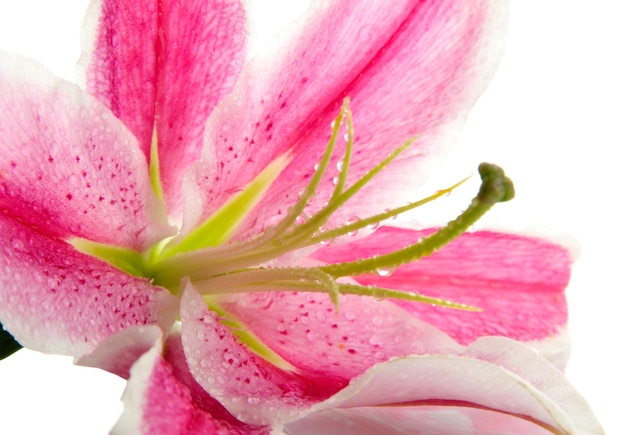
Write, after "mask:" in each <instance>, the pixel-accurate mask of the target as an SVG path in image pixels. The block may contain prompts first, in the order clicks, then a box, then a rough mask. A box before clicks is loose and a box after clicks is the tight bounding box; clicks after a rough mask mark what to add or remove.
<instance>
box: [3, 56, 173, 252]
mask: <svg viewBox="0 0 626 435" xmlns="http://www.w3.org/2000/svg"><path fill="white" fill-rule="evenodd" d="M0 89H2V92H1V93H0V154H1V155H2V159H0V213H3V214H4V215H5V216H10V217H12V218H13V219H16V220H18V221H20V222H22V223H24V224H26V225H30V226H32V227H34V228H36V229H37V231H38V232H40V233H42V234H45V235H47V236H49V237H56V238H69V237H72V236H76V237H83V238H86V239H89V240H93V241H97V242H103V243H111V244H115V245H118V246H123V247H128V248H134V249H138V250H142V249H144V248H146V247H147V246H149V245H151V244H152V243H154V242H155V241H157V240H159V239H161V238H163V237H164V236H166V235H167V234H168V231H169V230H168V229H167V227H166V226H165V215H164V213H163V208H162V207H161V206H160V205H159V203H158V201H157V200H156V197H155V196H154V194H153V192H152V188H151V185H150V180H149V176H148V168H147V165H146V160H145V158H144V156H143V154H142V153H141V152H140V151H139V148H138V146H137V141H136V139H135V137H134V136H133V135H132V134H131V133H130V131H128V129H127V128H126V127H125V126H124V125H123V124H122V123H121V122H120V121H119V120H118V119H117V118H115V116H113V114H112V113H111V112H110V111H109V110H108V109H107V108H106V107H105V106H104V105H102V104H101V103H99V102H98V101H97V100H96V99H95V98H93V97H91V96H90V95H88V94H86V93H84V92H83V91H81V90H80V89H79V88H78V87H77V86H75V85H73V84H71V83H68V82H66V81H64V80H61V79H58V78H55V77H53V76H52V75H51V74H50V72H48V71H47V70H46V69H45V68H44V67H43V66H41V65H40V64H38V63H36V62H34V61H32V60H29V59H26V58H22V57H19V56H17V55H12V54H8V53H0Z"/></svg>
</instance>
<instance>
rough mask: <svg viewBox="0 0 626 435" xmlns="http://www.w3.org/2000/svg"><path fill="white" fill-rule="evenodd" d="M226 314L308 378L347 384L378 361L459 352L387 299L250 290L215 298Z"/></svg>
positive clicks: (431, 328)
mask: <svg viewBox="0 0 626 435" xmlns="http://www.w3.org/2000/svg"><path fill="white" fill-rule="evenodd" d="M219 304H220V307H222V308H223V309H224V310H225V311H226V312H227V313H228V316H229V317H230V316H232V317H233V318H234V319H236V320H237V321H238V322H240V323H242V324H243V325H245V327H246V328H247V329H248V330H249V331H251V332H252V333H253V334H254V335H256V336H257V337H258V338H259V339H260V340H261V341H262V342H263V343H264V344H265V345H266V346H268V347H269V348H271V349H272V350H273V351H274V352H276V353H278V354H279V355H280V356H282V357H283V358H284V359H285V360H287V361H288V362H290V363H291V364H292V365H293V366H295V367H296V368H297V369H298V373H300V374H303V375H305V376H307V377H311V378H318V377H320V378H328V379H337V380H342V381H344V382H348V381H349V380H350V379H352V378H353V377H355V376H358V375H360V374H362V373H363V372H364V371H365V370H367V369H369V368H370V367H371V366H373V365H374V364H376V363H380V362H383V361H387V360H388V359H389V358H391V357H395V356H405V355H410V354H428V353H446V354H455V353H458V352H460V350H461V347H460V346H459V345H458V344H456V343H455V342H454V340H452V339H451V338H450V337H449V336H447V335H446V334H445V333H443V332H441V331H440V330H438V329H437V328H436V327H434V326H431V325H429V324H427V323H425V322H422V321H421V320H418V319H417V318H415V317H413V316H411V315H410V314H409V313H407V312H405V311H404V310H403V309H402V308H400V307H398V306H396V305H395V304H393V303H391V302H389V301H378V300H375V299H373V298H369V297H360V296H353V295H349V296H340V298H339V312H336V311H335V307H334V305H333V304H332V302H331V300H330V297H329V295H328V294H325V293H309V294H305V293H295V292H294V293H291V292H277V293H249V294H241V295H236V297H232V298H227V297H224V298H222V299H221V300H219Z"/></svg>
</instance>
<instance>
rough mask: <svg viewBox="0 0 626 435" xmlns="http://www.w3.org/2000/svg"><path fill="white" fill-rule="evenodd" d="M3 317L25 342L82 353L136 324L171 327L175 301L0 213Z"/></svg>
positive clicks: (144, 282) (0, 316)
mask: <svg viewBox="0 0 626 435" xmlns="http://www.w3.org/2000/svg"><path fill="white" fill-rule="evenodd" d="M0 247H1V248H0V272H1V273H0V321H1V322H2V324H3V325H4V326H5V327H6V328H7V330H8V331H10V332H11V334H12V335H13V336H15V338H16V339H17V340H18V341H19V342H20V343H21V344H22V345H24V346H26V347H28V348H30V349H34V350H39V351H42V352H49V353H60V354H68V355H73V356H75V357H80V356H82V355H85V354H87V353H89V352H91V351H93V350H94V349H95V347H96V346H97V345H98V344H99V343H100V342H101V341H102V340H104V339H105V338H107V337H108V336H110V335H112V334H114V333H116V332H118V331H121V330H123V329H125V328H128V327H131V326H135V325H146V324H156V325H159V326H161V327H163V328H164V329H166V330H167V329H169V326H170V325H171V323H172V321H173V319H174V315H175V310H176V307H177V300H176V299H175V298H174V297H173V296H171V295H170V293H169V292H168V291H167V290H165V289H163V288H160V287H155V286H153V285H151V284H150V283H149V282H148V281H147V280H145V279H141V278H136V277H132V276H129V275H126V274H125V273H123V272H121V271H119V270H118V269H115V268H113V267H111V266H110V265H108V264H106V263H104V262H102V261H100V260H97V259H95V258H93V257H89V256H86V255H84V254H81V253H79V252H77V251H76V250H75V249H74V248H73V247H72V246H70V245H68V244H67V243H65V242H63V241H60V240H58V239H52V238H50V237H47V236H45V235H42V234H41V233H39V232H37V231H36V230H35V229H33V228H32V227H30V226H27V225H25V224H23V223H20V222H18V221H17V220H16V219H14V218H12V217H9V216H6V215H5V214H1V213H0Z"/></svg>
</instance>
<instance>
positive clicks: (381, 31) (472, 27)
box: [186, 0, 507, 231]
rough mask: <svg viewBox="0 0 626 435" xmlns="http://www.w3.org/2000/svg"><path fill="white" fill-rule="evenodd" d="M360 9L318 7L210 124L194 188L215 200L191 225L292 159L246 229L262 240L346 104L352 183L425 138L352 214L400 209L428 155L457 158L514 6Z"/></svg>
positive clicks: (253, 69) (325, 189) (343, 4)
mask: <svg viewBox="0 0 626 435" xmlns="http://www.w3.org/2000/svg"><path fill="white" fill-rule="evenodd" d="M360 6H361V5H360V3H359V2H356V1H331V2H328V1H320V2H315V3H314V7H312V8H311V10H310V13H309V14H308V16H307V17H305V19H304V20H303V21H302V22H301V26H300V28H301V29H302V31H301V33H298V34H296V35H295V36H294V37H293V38H289V40H288V42H286V43H285V44H284V46H281V47H279V49H278V50H277V51H278V52H279V53H280V55H278V57H262V58H260V59H256V60H253V61H252V62H251V63H250V64H249V65H248V67H247V68H246V69H245V70H244V72H243V73H242V77H241V79H240V81H239V82H238V83H237V85H236V86H235V88H234V91H233V93H232V94H231V95H230V96H229V97H227V98H226V99H225V100H224V102H223V103H222V104H220V105H219V106H218V107H217V108H216V111H215V112H214V113H213V114H212V116H211V117H210V118H209V122H208V124H207V135H206V146H207V148H206V149H205V151H204V153H203V156H202V159H201V163H200V164H199V165H198V167H196V168H195V170H194V173H193V175H190V179H189V185H188V187H189V189H194V188H196V189H198V191H202V192H209V195H207V196H205V198H206V199H205V200H204V202H203V203H202V204H199V205H198V204H195V206H196V208H197V209H194V208H191V209H190V212H189V216H186V218H187V217H188V218H189V222H188V224H187V225H189V227H193V225H194V223H195V222H196V221H197V220H200V219H201V218H203V217H206V216H207V215H208V214H210V213H211V212H213V211H214V210H215V209H216V208H217V207H219V206H220V205H222V204H223V203H224V202H225V201H226V199H227V198H228V195H229V194H230V192H233V191H236V190H237V189H240V188H241V186H243V185H244V184H245V183H247V182H249V181H250V180H251V179H252V178H253V177H254V176H256V175H257V174H258V173H260V171H261V170H262V169H263V168H265V167H266V166H267V164H268V163H269V162H270V161H272V160H273V159H274V158H276V157H277V156H279V155H281V154H283V153H286V152H288V151H290V152H291V153H292V155H293V156H294V159H293V161H292V162H291V164H290V165H289V166H288V167H287V168H286V169H285V170H284V171H283V173H282V175H281V176H280V177H279V178H278V180H277V181H276V182H275V183H274V185H273V186H272V188H271V189H270V191H269V192H268V193H267V195H266V197H265V198H264V200H263V202H262V203H261V205H259V207H258V209H257V212H256V213H255V214H254V216H251V217H250V219H249V221H248V223H247V225H248V227H254V229H252V230H251V231H258V229H259V228H262V227H263V226H264V225H267V224H268V222H267V219H268V218H269V219H270V221H272V220H275V219H277V218H278V217H280V216H277V215H280V214H281V213H282V214H284V213H285V212H286V209H287V206H288V205H291V204H292V203H293V202H295V200H296V198H297V194H298V191H299V190H300V189H301V188H302V187H303V186H304V185H305V184H306V183H307V182H308V180H309V178H310V176H311V175H312V172H313V163H314V162H316V161H318V160H319V159H320V157H321V155H322V153H323V150H324V149H325V147H326V143H327V140H328V137H329V134H330V129H329V125H330V123H331V121H332V119H333V118H334V117H335V116H336V115H337V113H338V112H339V107H340V105H341V102H342V100H343V98H344V97H346V96H349V97H350V98H351V101H352V103H351V105H352V110H353V113H354V125H355V129H356V143H355V151H354V156H353V163H352V166H351V171H350V179H351V180H354V179H356V177H358V176H360V175H362V174H363V173H364V172H365V171H367V170H369V169H371V168H372V167H373V166H374V165H375V164H376V163H378V162H379V161H380V160H382V159H383V158H384V157H386V156H387V154H388V153H389V152H390V151H391V150H393V149H395V148H397V147H399V146H400V145H401V144H402V143H404V142H405V141H406V140H408V139H409V138H410V137H413V136H415V135H419V138H418V139H417V141H416V143H415V145H414V146H413V147H412V148H411V149H410V150H409V151H407V152H406V153H405V155H404V157H403V158H402V159H401V160H400V161H398V162H396V164H394V165H392V166H391V167H390V168H389V169H388V170H386V171H385V174H386V175H383V174H381V177H382V178H379V182H377V183H376V185H375V186H374V185H372V186H370V188H366V192H364V194H363V195H362V196H361V200H360V201H356V202H355V204H354V205H353V207H352V209H351V211H350V214H353V213H356V214H359V213H364V212H365V211H367V210H369V209H371V207H372V204H376V205H377V206H380V207H382V208H383V209H384V208H385V204H390V203H397V202H398V201H399V200H400V198H402V200H403V199H404V198H405V195H406V193H407V192H408V191H410V190H412V189H414V188H415V186H416V183H417V182H418V181H421V180H422V179H423V178H424V177H425V175H426V171H425V167H424V166H425V165H424V163H425V162H426V159H425V157H426V156H427V155H433V154H437V153H440V152H441V151H442V150H443V149H444V148H446V146H447V145H448V144H449V142H450V139H451V137H450V132H454V131H455V128H454V127H458V124H460V122H461V121H463V119H464V118H465V116H466V114H467V111H468V110H469V108H470V107H471V105H472V104H473V102H474V101H475V99H476V98H477V96H478V95H479V94H480V92H481V91H482V89H483V88H484V86H485V84H486V82H487V81H488V78H489V77H490V76H491V74H492V73H493V70H494V69H495V65H496V63H497V59H498V58H499V52H500V51H501V50H500V47H501V45H502V39H503V37H502V34H501V33H502V29H503V28H504V27H505V26H504V25H503V22H504V21H505V18H506V7H507V2H490V1H484V0H476V1H471V2H463V3H459V2H453V1H446V2H441V1H439V2H432V1H427V2H417V1H414V0H407V1H382V0H381V1H375V2H368V7H367V8H364V7H360ZM285 40H286V41H287V38H285ZM355 41H358V42H357V43H355ZM409 167H410V171H408V170H407V168H409ZM334 175H335V174H330V175H329V176H328V177H326V179H325V180H324V182H323V185H322V186H321V187H320V190H319V192H318V195H317V198H318V200H319V202H320V203H323V202H324V201H326V200H327V198H328V195H329V193H330V192H331V191H332V189H334V185H333V183H332V178H333V176H334ZM407 177H409V178H410V179H409V180H407ZM398 180H401V182H400V183H397V182H396V181H398ZM371 195H375V196H374V197H375V198H377V199H380V200H381V201H377V200H376V201H375V200H372V196H371ZM364 198H367V200H364ZM379 211H380V210H379ZM193 213H196V214H195V215H193ZM346 213H347V211H346ZM339 214H341V212H340V213H339ZM266 217H268V218H266ZM344 218H345V217H344ZM248 229H250V228H248ZM242 231H245V227H244V229H243V230H242Z"/></svg>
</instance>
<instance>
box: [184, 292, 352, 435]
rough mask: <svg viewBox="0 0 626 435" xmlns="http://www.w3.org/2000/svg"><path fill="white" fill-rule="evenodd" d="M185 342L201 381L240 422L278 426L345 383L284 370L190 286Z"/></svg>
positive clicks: (189, 360) (193, 371)
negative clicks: (236, 332)
mask: <svg viewBox="0 0 626 435" xmlns="http://www.w3.org/2000/svg"><path fill="white" fill-rule="evenodd" d="M180 318H181V322H182V345H183V349H184V352H185V357H186V360H187V364H188V366H189V370H190V371H191V374H192V375H193V377H194V378H195V380H196V381H197V382H198V384H200V385H201V386H202V388H204V390H205V391H206V392H208V393H209V394H210V395H211V396H212V397H214V398H215V399H217V400H218V401H219V402H220V403H221V404H222V405H223V406H224V407H225V408H226V409H227V410H228V411H229V412H230V413H231V414H232V415H234V416H235V417H236V418H237V419H238V420H241V421H243V422H246V423H248V424H254V425H270V426H272V425H276V424H281V423H284V422H286V421H290V420H294V419H296V418H297V416H298V414H299V412H301V411H304V410H307V409H308V408H310V406H311V405H313V404H314V403H317V402H321V401H323V400H325V399H327V398H328V397H330V396H332V395H333V394H335V393H336V392H337V391H339V390H340V389H341V388H343V387H344V386H345V385H346V382H344V381H338V380H337V379H330V378H325V377H318V378H315V379H310V378H307V377H304V376H301V375H300V374H298V373H295V372H290V371H285V370H282V369H280V368H278V367H276V366H274V365H272V364H271V363H270V362H268V361H266V360H264V359H263V358H261V357H259V356H258V355H256V354H254V353H253V352H251V351H250V350H249V349H248V348H247V347H246V346H244V345H242V344H241V343H239V342H238V341H237V339H236V338H235V337H234V336H233V334H232V333H231V331H229V329H228V328H227V327H225V326H224V325H223V324H222V323H221V322H220V319H219V318H218V316H217V314H215V313H214V312H212V311H209V309H208V308H207V305H206V303H205V302H204V300H203V299H202V297H201V296H200V295H199V294H198V293H197V291H196V290H195V289H194V288H193V286H192V285H191V284H187V286H186V289H185V291H184V294H183V297H182V300H181V313H180Z"/></svg>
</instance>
